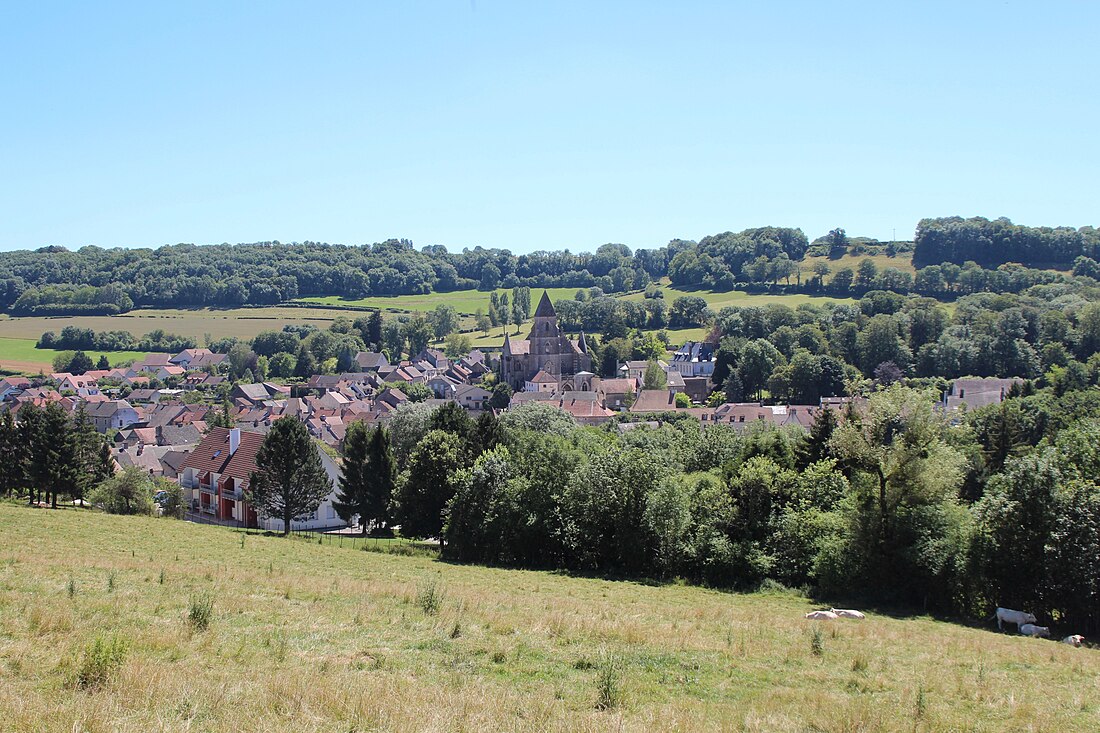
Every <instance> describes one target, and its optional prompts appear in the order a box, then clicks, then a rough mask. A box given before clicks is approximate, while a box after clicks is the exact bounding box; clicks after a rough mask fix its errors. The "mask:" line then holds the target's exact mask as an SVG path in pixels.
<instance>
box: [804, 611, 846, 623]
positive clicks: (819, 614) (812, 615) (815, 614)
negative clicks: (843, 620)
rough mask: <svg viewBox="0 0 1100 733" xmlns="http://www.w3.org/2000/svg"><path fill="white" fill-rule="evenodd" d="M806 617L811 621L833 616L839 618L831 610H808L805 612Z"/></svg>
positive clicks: (828, 618) (824, 619)
mask: <svg viewBox="0 0 1100 733" xmlns="http://www.w3.org/2000/svg"><path fill="white" fill-rule="evenodd" d="M806 618H808V619H810V620H811V621H828V620H831V619H834V618H840V617H839V616H837V615H836V614H835V613H833V612H832V611H810V612H809V613H807V614H806Z"/></svg>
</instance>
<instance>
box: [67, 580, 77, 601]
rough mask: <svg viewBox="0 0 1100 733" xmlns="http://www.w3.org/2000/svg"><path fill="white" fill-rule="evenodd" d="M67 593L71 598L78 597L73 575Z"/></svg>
mask: <svg viewBox="0 0 1100 733" xmlns="http://www.w3.org/2000/svg"><path fill="white" fill-rule="evenodd" d="M65 592H66V593H68V594H69V598H72V597H73V596H75V595H76V580H75V579H74V578H73V576H71V575H70V576H69V582H68V584H67V585H66V586H65Z"/></svg>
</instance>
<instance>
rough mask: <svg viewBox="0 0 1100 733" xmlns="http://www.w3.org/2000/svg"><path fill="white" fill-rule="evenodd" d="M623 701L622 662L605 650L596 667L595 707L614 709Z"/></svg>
mask: <svg viewBox="0 0 1100 733" xmlns="http://www.w3.org/2000/svg"><path fill="white" fill-rule="evenodd" d="M622 702H623V663H622V660H621V659H620V658H619V657H618V656H616V655H615V654H613V653H611V652H605V653H604V654H603V655H602V656H601V657H600V661H599V664H598V666H597V668H596V709H597V710H614V709H615V708H617V707H619V706H620V705H622Z"/></svg>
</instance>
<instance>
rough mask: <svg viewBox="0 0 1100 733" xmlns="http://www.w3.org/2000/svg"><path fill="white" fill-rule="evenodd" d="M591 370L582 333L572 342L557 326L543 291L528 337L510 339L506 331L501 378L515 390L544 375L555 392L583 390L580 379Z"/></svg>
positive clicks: (552, 309) (585, 386)
mask: <svg viewBox="0 0 1100 733" xmlns="http://www.w3.org/2000/svg"><path fill="white" fill-rule="evenodd" d="M591 369H592V358H591V357H590V356H589V355H588V345H587V344H586V343H585V340H584V332H583V331H582V332H581V333H580V335H579V337H578V338H577V339H576V340H575V341H574V340H573V339H571V338H569V337H568V336H567V335H566V334H564V333H562V331H561V329H559V328H558V314H557V313H556V312H555V311H554V306H553V304H552V303H551V302H550V296H548V295H547V294H546V291H545V290H544V291H543V292H542V299H541V300H539V305H538V308H536V309H535V317H534V323H533V325H532V326H531V333H529V334H528V335H527V338H526V339H522V340H520V339H516V340H514V341H513V340H512V339H510V338H509V337H508V333H507V331H505V334H504V348H503V349H502V350H501V359H500V373H501V379H503V380H504V382H506V383H507V384H508V385H510V386H511V387H512V389H513V390H515V391H517V392H520V391H523V390H524V388H525V385H527V384H528V383H529V382H539V383H544V382H546V381H547V380H546V376H547V375H549V376H550V377H552V378H554V379H555V380H556V381H557V391H558V392H566V391H571V390H576V389H584V388H587V387H588V385H587V384H585V385H584V386H583V387H582V386H581V384H579V382H580V381H583V378H584V377H585V376H587V377H591V376H592V374H591V372H590V370H591ZM540 373H543V374H540ZM578 375H581V376H582V379H581V380H578V379H577V377H578ZM536 377H539V379H538V380H536V379H535V378H536Z"/></svg>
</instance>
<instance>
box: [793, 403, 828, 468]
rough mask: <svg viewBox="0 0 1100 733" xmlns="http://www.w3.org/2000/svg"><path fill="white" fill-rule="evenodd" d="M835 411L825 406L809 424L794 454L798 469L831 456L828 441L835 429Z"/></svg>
mask: <svg viewBox="0 0 1100 733" xmlns="http://www.w3.org/2000/svg"><path fill="white" fill-rule="evenodd" d="M836 426H837V419H836V413H835V412H834V411H833V410H832V408H830V407H826V408H825V409H823V410H822V411H821V412H819V413H817V417H815V418H814V423H813V425H811V426H810V434H809V435H807V436H806V438H805V439H804V440H803V441H802V445H800V446H799V448H798V450H797V452H796V456H797V459H798V468H799V470H805V469H806V467H807V466H809V465H811V464H813V463H817V462H818V461H823V460H825V459H826V458H831V457H832V451H831V450H830V448H829V441H830V440H831V439H832V437H833V432H834V431H835V430H836Z"/></svg>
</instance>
